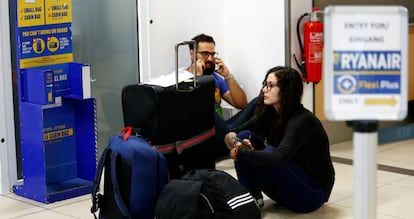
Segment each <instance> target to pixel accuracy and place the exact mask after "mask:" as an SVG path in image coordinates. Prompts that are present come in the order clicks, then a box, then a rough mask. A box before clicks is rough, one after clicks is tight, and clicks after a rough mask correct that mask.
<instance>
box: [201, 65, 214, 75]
mask: <svg viewBox="0 0 414 219" xmlns="http://www.w3.org/2000/svg"><path fill="white" fill-rule="evenodd" d="M209 64H210V67H207V66H205V68H204V69H203V75H211V74H213V72H214V70H215V69H216V65H215V64H214V63H211V62H209Z"/></svg>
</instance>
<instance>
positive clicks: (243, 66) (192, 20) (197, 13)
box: [138, 0, 287, 99]
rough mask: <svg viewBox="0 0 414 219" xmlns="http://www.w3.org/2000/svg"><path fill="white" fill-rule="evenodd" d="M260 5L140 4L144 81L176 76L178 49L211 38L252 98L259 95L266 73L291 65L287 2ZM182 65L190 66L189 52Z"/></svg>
mask: <svg viewBox="0 0 414 219" xmlns="http://www.w3.org/2000/svg"><path fill="white" fill-rule="evenodd" d="M259 2H260V4H259ZM259 2H257V1H251V0H225V1H222V0H210V1H204V0H174V1H169V0H141V1H138V11H139V16H140V17H139V22H140V23H139V27H140V71H141V75H140V76H141V81H146V80H148V79H150V78H153V77H156V76H159V75H161V74H165V73H170V72H172V71H173V70H174V69H175V59H174V45H175V44H176V43H177V42H180V41H184V40H189V39H191V38H192V37H193V36H195V35H197V34H199V33H205V34H208V35H211V36H213V37H214V39H215V41H216V50H217V51H218V52H219V53H220V56H221V57H222V58H223V59H224V61H225V63H226V65H227V66H228V67H229V68H230V71H231V72H232V73H233V74H234V76H235V77H236V78H237V80H238V81H239V83H240V84H241V86H243V88H244V89H245V90H246V93H247V96H248V98H249V99H251V98H253V97H255V96H257V94H258V92H259V90H260V88H261V83H262V81H263V79H264V75H265V73H266V71H267V70H268V69H269V68H271V67H273V66H276V65H285V64H286V63H287V62H286V50H285V42H286V39H285V38H286V37H285V34H286V30H285V29H286V26H285V18H286V16H285V0H279V1H275V0H261V1H259ZM150 20H152V22H153V23H152V24H151V23H150ZM180 60H181V61H180V66H188V65H189V63H190V60H189V55H188V48H187V47H183V48H181V47H180Z"/></svg>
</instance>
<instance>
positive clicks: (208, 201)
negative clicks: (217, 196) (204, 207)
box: [200, 192, 214, 214]
mask: <svg viewBox="0 0 414 219" xmlns="http://www.w3.org/2000/svg"><path fill="white" fill-rule="evenodd" d="M200 195H201V197H203V198H204V199H205V200H206V202H207V204H208V206H209V207H210V210H211V213H213V214H214V208H213V205H211V203H210V200H208V198H207V196H205V195H204V194H203V193H201V192H200Z"/></svg>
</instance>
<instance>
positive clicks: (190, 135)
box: [122, 41, 215, 179]
mask: <svg viewBox="0 0 414 219" xmlns="http://www.w3.org/2000/svg"><path fill="white" fill-rule="evenodd" d="M188 43H194V41H187V42H183V43H179V44H177V45H176V60H177V56H178V55H177V54H178V47H179V46H180V45H186V44H188ZM176 63H177V67H176V73H177V74H178V61H177V62H176ZM177 77H178V76H177ZM194 81H195V83H194ZM214 89H215V81H214V78H213V77H212V76H200V77H195V78H193V79H192V81H185V82H181V83H177V84H175V85H172V86H168V87H161V86H158V85H151V84H132V85H128V86H125V87H124V88H123V90H122V108H123V117H124V125H125V126H132V127H133V128H134V129H135V130H136V132H137V133H138V134H140V135H142V136H143V137H144V138H146V139H148V140H149V141H150V142H151V144H152V145H154V146H156V147H157V148H158V150H159V151H161V152H162V153H163V154H164V156H165V157H166V159H167V163H168V166H169V174H170V179H173V178H179V177H181V176H182V175H183V174H184V173H186V172H188V171H190V170H193V169H204V168H208V169H214V168H215V149H214V135H215V129H214Z"/></svg>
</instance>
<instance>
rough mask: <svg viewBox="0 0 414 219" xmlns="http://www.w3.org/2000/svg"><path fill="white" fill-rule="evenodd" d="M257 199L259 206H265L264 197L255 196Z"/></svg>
mask: <svg viewBox="0 0 414 219" xmlns="http://www.w3.org/2000/svg"><path fill="white" fill-rule="evenodd" d="M255 200H256V204H257V206H259V208H260V209H262V208H263V206H264V201H263V197H257V198H255Z"/></svg>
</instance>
